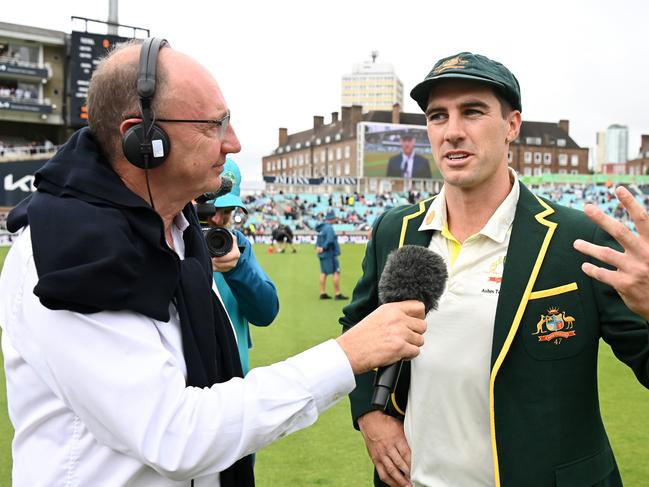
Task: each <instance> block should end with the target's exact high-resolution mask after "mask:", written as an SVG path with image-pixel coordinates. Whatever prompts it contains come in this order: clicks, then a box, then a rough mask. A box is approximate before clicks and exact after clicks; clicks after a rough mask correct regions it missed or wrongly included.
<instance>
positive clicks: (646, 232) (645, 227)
mask: <svg viewBox="0 0 649 487" xmlns="http://www.w3.org/2000/svg"><path fill="white" fill-rule="evenodd" d="M615 196H617V199H618V200H619V201H620V203H622V206H623V207H624V208H625V209H626V211H627V212H628V213H629V216H630V217H631V219H632V220H633V223H634V224H635V228H636V230H638V233H639V234H640V235H641V236H642V237H643V238H645V239H649V215H647V212H646V211H645V209H644V208H643V207H642V205H641V204H640V203H638V201H637V200H636V199H635V198H634V197H633V195H632V194H631V193H630V192H629V190H628V189H626V188H625V187H624V186H619V187H618V188H616V189H615Z"/></svg>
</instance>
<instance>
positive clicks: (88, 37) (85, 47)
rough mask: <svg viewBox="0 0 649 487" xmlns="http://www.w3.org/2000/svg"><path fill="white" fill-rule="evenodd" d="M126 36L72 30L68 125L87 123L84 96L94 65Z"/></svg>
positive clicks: (76, 125)
mask: <svg viewBox="0 0 649 487" xmlns="http://www.w3.org/2000/svg"><path fill="white" fill-rule="evenodd" d="M127 40H128V37H121V36H116V35H110V34H90V33H88V32H76V31H73V32H72V35H71V38H70V71H69V72H70V106H69V110H70V113H69V116H68V120H69V123H68V125H70V127H74V128H79V127H83V126H84V125H87V124H88V110H87V108H86V97H87V96H88V86H89V85H90V78H91V76H92V72H93V71H94V70H95V67H96V66H97V64H98V63H99V61H100V60H101V58H102V57H104V56H105V55H106V53H107V52H108V50H109V49H111V48H112V47H113V46H114V45H115V44H119V43H120V42H124V41H127Z"/></svg>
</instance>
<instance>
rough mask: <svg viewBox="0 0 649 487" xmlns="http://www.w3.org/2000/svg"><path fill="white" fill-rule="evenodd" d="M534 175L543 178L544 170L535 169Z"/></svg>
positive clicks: (540, 168)
mask: <svg viewBox="0 0 649 487" xmlns="http://www.w3.org/2000/svg"><path fill="white" fill-rule="evenodd" d="M534 175H535V176H542V175H543V168H542V167H535V168H534Z"/></svg>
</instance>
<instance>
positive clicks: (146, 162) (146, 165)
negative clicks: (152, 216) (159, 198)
mask: <svg viewBox="0 0 649 487" xmlns="http://www.w3.org/2000/svg"><path fill="white" fill-rule="evenodd" d="M144 179H146V190H147V191H148V192H149V202H150V203H151V208H153V209H154V210H155V205H154V204H153V195H151V185H150V184H149V155H148V154H145V155H144Z"/></svg>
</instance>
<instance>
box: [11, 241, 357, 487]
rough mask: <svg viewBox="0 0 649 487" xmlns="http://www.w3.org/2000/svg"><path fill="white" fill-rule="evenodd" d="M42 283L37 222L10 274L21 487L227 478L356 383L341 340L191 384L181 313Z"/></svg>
mask: <svg viewBox="0 0 649 487" xmlns="http://www.w3.org/2000/svg"><path fill="white" fill-rule="evenodd" d="M178 231H179V230H178ZM174 240H175V239H174ZM176 243H178V242H176ZM178 248H179V246H178V245H176V250H177V251H178ZM37 280H38V278H37V274H36V269H35V266H34V260H33V255H32V247H31V240H30V232H29V229H26V230H25V231H23V233H22V234H21V235H20V236H19V237H18V239H17V240H16V241H15V243H14V244H13V246H12V248H11V250H10V252H9V254H8V255H7V258H6V260H5V264H4V269H3V271H2V276H1V277H0V324H1V325H2V327H3V333H2V351H3V353H4V358H5V371H6V381H7V402H8V408H9V416H10V418H11V421H12V423H13V426H14V428H15V435H14V441H13V446H12V448H13V460H14V464H13V485H14V486H16V487H21V486H29V487H37V486H43V487H45V486H47V487H51V486H93V487H97V486H111V487H114V486H156V487H168V486H189V484H190V479H192V478H194V479H196V480H195V486H196V487H200V486H208V485H209V486H218V485H219V474H218V473H219V472H220V471H222V470H224V469H226V468H227V467H229V466H230V465H232V464H233V463H234V462H235V461H236V460H238V459H239V458H241V457H243V456H245V455H247V454H249V453H251V452H254V451H256V450H259V449H260V448H263V447H264V446H266V445H268V444H269V443H271V442H273V441H274V440H276V439H278V438H280V437H283V436H285V435H287V434H289V433H291V432H293V431H296V430H299V429H301V428H304V427H306V426H309V425H311V424H313V423H314V422H315V420H316V418H317V417H318V415H319V414H321V413H322V412H323V411H325V410H326V409H327V408H329V407H330V406H331V405H333V404H334V403H335V402H337V401H338V400H339V399H340V398H341V397H343V396H344V395H345V394H347V393H349V392H350V391H351V390H352V389H353V388H354V387H355V382H354V376H353V373H352V370H351V367H350V364H349V361H348V360H347V357H346V355H345V353H344V352H343V350H342V349H341V348H340V346H339V345H338V344H337V343H336V342H335V341H334V340H330V341H328V342H325V343H323V344H321V345H318V346H316V347H314V348H312V349H309V350H307V351H305V352H303V353H301V354H299V355H296V356H294V357H291V358H289V359H287V360H286V361H284V362H280V363H277V364H273V365H271V366H269V367H261V368H256V369H253V370H251V371H250V373H249V374H248V375H247V376H246V378H245V379H241V378H234V379H231V380H229V381H227V382H226V383H223V384H217V385H214V386H212V387H211V388H205V389H199V388H196V387H187V386H186V385H185V376H186V370H185V361H184V359H183V353H182V343H181V334H180V324H179V320H178V315H177V313H176V312H175V310H173V309H172V311H173V312H172V313H171V316H172V317H171V320H170V321H169V322H168V323H164V322H160V321H156V320H153V319H151V318H149V317H147V316H144V315H141V314H137V313H133V312H125V311H122V312H114V311H103V312H99V313H93V314H80V313H75V312H71V311H62V310H60V311H53V310H50V309H47V308H45V307H44V306H42V305H41V303H40V301H39V300H38V298H37V297H36V296H35V295H34V294H33V292H32V290H33V289H34V286H35V285H36V282H37Z"/></svg>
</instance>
